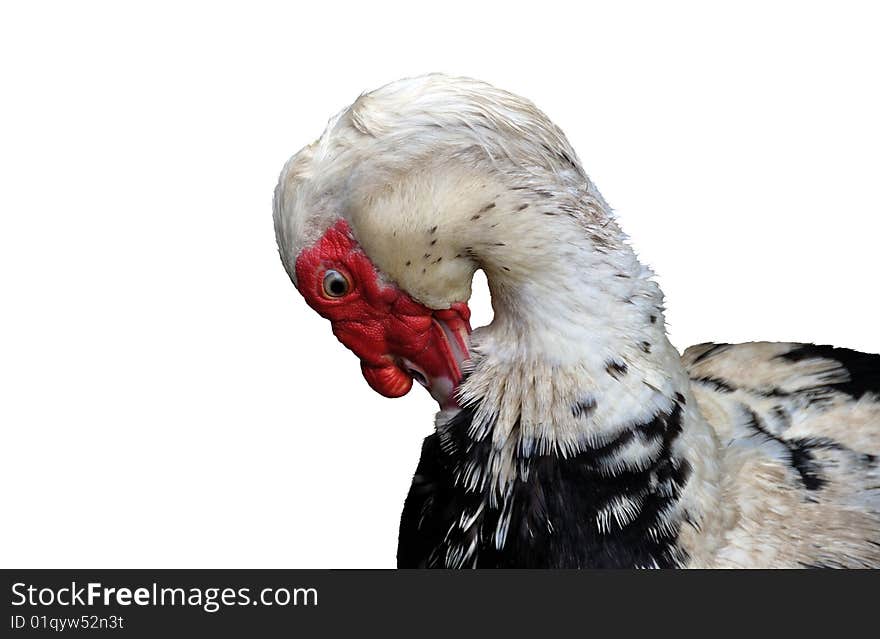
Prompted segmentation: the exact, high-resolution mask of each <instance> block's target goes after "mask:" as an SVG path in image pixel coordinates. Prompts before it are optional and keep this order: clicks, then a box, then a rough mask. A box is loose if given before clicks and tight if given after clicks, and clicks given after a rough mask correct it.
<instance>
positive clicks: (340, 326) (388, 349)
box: [296, 220, 471, 408]
mask: <svg viewBox="0 0 880 639" xmlns="http://www.w3.org/2000/svg"><path fill="white" fill-rule="evenodd" d="M296 280H297V288H298V289H299V291H300V292H301V293H302V295H303V297H305V299H306V302H307V303H308V304H309V306H311V307H312V308H313V309H315V310H316V311H317V312H318V313H319V314H320V315H321V316H323V317H326V318H327V319H328V320H330V323H331V324H332V326H333V334H334V335H336V337H337V338H338V339H339V341H340V342H342V343H343V344H344V345H345V346H347V347H348V348H349V349H350V350H351V351H353V352H354V353H355V355H357V356H358V357H359V358H360V360H361V370H362V372H363V374H364V377H365V378H366V380H367V382H368V383H369V384H370V386H371V387H372V388H373V389H374V390H375V391H377V392H378V393H381V394H382V395H385V396H386V397H400V396H402V395H406V393H408V392H409V390H410V388H412V383H413V379H416V380H417V381H419V382H420V383H421V384H422V385H424V386H425V387H426V388H428V390H429V391H430V393H431V395H432V396H433V397H434V399H436V400H437V402H438V403H439V404H440V407H441V408H450V407H454V406H456V402H455V397H454V391H455V389H456V388H457V386H458V384H459V382H460V381H461V364H462V362H463V361H464V360H466V359H467V358H468V347H467V336H468V335H469V334H470V332H471V328H470V324H469V320H470V309H468V306H467V304H466V303H464V302H459V303H455V304H452V306H451V307H450V308H448V309H443V310H435V309H431V308H428V307H426V306H424V305H423V304H420V303H419V302H416V301H415V300H413V299H412V298H411V297H410V296H409V295H407V294H406V293H405V292H404V291H402V290H401V289H400V288H398V287H397V286H395V285H394V284H391V283H387V282H384V281H383V280H382V278H381V276H380V274H379V273H378V271H377V270H376V267H375V266H374V265H373V263H372V261H370V258H369V257H367V255H366V253H364V251H363V250H362V249H361V248H360V246H359V245H358V244H357V242H356V241H355V239H354V236H353V235H352V232H351V229H350V228H349V226H348V223H347V222H346V221H345V220H339V221H338V222H337V223H336V224H335V225H334V226H332V227H331V228H329V229H328V230H327V231H326V232H325V233H324V235H323V236H322V237H321V239H320V240H318V241H317V242H316V243H315V244H313V245H312V246H311V247H308V248H306V249H304V250H303V251H302V252H301V253H300V255H299V256H298V257H297V260H296Z"/></svg>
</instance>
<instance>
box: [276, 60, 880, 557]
mask: <svg viewBox="0 0 880 639" xmlns="http://www.w3.org/2000/svg"><path fill="white" fill-rule="evenodd" d="M273 220H274V228H275V234H276V239H277V244H278V249H279V253H280V257H281V261H282V264H283V266H284V268H285V269H286V271H287V274H288V275H289V277H290V279H291V280H292V282H293V284H294V286H295V288H296V289H297V290H298V291H299V293H300V294H301V295H302V296H303V298H304V299H305V302H306V303H307V304H308V305H309V306H310V307H311V308H313V309H314V310H315V311H317V312H318V313H319V314H320V315H321V316H323V317H324V318H326V319H328V320H329V321H330V324H331V327H332V331H333V333H334V335H335V336H336V337H337V338H338V340H339V341H340V342H341V343H342V344H343V345H344V346H346V347H347V348H348V349H350V350H351V351H352V352H353V353H354V354H355V355H356V356H357V358H358V359H359V361H360V366H361V371H362V373H363V376H364V378H365V380H366V381H367V383H368V384H369V385H370V387H372V388H373V389H374V390H375V391H377V392H378V393H380V394H382V395H384V396H386V397H400V396H402V395H404V394H406V393H408V392H409V391H410V389H411V388H412V387H413V385H414V383H416V384H420V385H422V386H424V387H425V388H426V389H427V390H428V392H429V393H430V394H431V396H432V397H433V398H434V399H435V400H436V402H437V404H438V407H439V411H438V412H437V414H436V416H435V424H434V431H433V433H432V434H431V435H429V436H428V437H427V438H426V439H425V440H424V444H423V446H422V451H421V457H420V460H419V462H418V466H417V468H416V471H415V474H414V477H413V482H412V486H411V489H410V491H409V494H408V495H407V497H406V500H405V502H404V505H403V512H402V515H401V521H400V533H399V540H398V553H397V565H398V566H399V567H401V568H455V569H457V568H661V569H664V568H820V567H821V568H869V567H871V568H877V567H880V471H878V454H880V356H878V355H875V354H868V353H860V352H857V351H854V350H850V349H846V348H837V347H832V346H821V345H819V346H817V345H813V344H800V343H780V342H756V343H743V344H727V343H706V344H700V345H697V346H692V347H690V348H688V349H687V350H685V351H684V353H683V354H680V353H679V352H678V351H677V350H676V349H675V347H674V346H673V345H672V344H671V343H670V341H669V339H668V337H667V332H666V324H665V319H664V306H663V304H664V301H663V295H662V292H661V290H660V288H659V286H658V284H657V282H656V279H655V276H654V273H653V272H652V271H651V270H650V269H649V268H648V267H646V266H644V265H643V264H642V263H641V262H640V261H639V259H638V258H637V256H636V253H635V251H634V249H633V248H632V247H631V245H630V243H629V240H628V239H627V237H626V235H625V234H624V232H623V231H622V229H621V227H620V226H619V223H618V221H617V219H616V217H615V215H614V214H613V213H612V210H611V208H610V207H609V205H608V204H607V203H606V201H605V200H604V199H603V197H602V195H601V194H600V193H599V191H598V189H597V188H596V186H595V185H594V184H593V182H592V181H591V180H590V178H589V177H588V176H587V174H586V173H585V171H584V169H583V167H582V165H581V163H580V160H579V159H578V156H577V154H576V153H575V151H574V149H573V148H572V146H571V145H570V143H569V141H568V140H567V139H566V137H565V135H564V134H563V132H562V131H561V130H560V129H559V128H558V127H557V126H556V125H555V124H554V123H553V122H551V121H550V119H549V118H548V117H547V116H546V115H544V114H543V113H542V112H541V111H540V110H539V109H538V108H537V107H536V106H535V105H534V104H533V103H532V102H530V101H528V100H526V99H524V98H521V97H519V96H517V95H514V94H512V93H509V92H507V91H504V90H501V89H498V88H495V87H494V86H492V85H490V84H488V83H485V82H481V81H478V80H474V79H469V78H461V77H453V76H448V75H443V74H430V75H426V76H421V77H415V78H407V79H403V80H399V81H397V82H393V83H391V84H388V85H386V86H384V87H382V88H379V89H377V90H375V91H372V92H368V93H363V94H361V95H360V96H359V97H358V98H357V99H356V100H355V101H354V103H353V104H352V105H351V106H349V107H347V108H345V109H343V110H342V111H341V112H339V113H338V114H337V115H336V116H334V117H332V118H331V119H330V121H329V123H328V124H327V127H326V129H325V131H324V133H323V134H322V135H321V136H320V138H318V139H317V141H315V142H314V143H312V144H309V145H308V146H306V147H304V148H303V149H301V150H300V151H299V152H297V153H296V154H295V155H293V156H292V157H291V158H290V160H289V161H288V162H287V163H286V164H285V166H284V168H283V170H282V172H281V175H280V178H279V181H278V184H277V187H276V189H275V194H274V203H273ZM478 270H482V271H483V273H484V274H485V276H486V280H487V282H488V288H489V292H490V295H491V301H492V308H493V311H494V316H493V318H492V321H491V323H489V324H488V325H487V326H483V327H479V328H476V329H473V330H472V328H471V326H470V310H469V308H468V300H469V298H470V295H471V285H472V279H473V277H474V274H475V273H476V271H478Z"/></svg>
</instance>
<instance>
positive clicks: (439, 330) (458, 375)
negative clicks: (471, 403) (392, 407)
mask: <svg viewBox="0 0 880 639" xmlns="http://www.w3.org/2000/svg"><path fill="white" fill-rule="evenodd" d="M470 334H471V326H470V310H469V309H468V308H467V305H466V304H456V305H454V306H453V307H452V308H449V309H444V310H439V311H434V313H433V314H432V317H431V326H430V336H429V339H428V343H427V345H426V346H425V349H424V351H422V352H421V353H419V354H417V355H410V356H409V357H401V358H400V364H399V365H400V368H402V369H403V370H404V371H405V372H406V373H407V375H408V376H409V377H410V378H411V379H413V380H415V381H417V382H418V383H419V384H421V385H422V386H424V387H425V388H427V389H428V392H429V393H430V394H431V396H432V397H433V398H434V399H435V400H436V401H437V403H438V404H439V405H440V408H441V409H444V410H445V409H450V408H456V407H458V402H457V399H456V397H455V391H456V390H457V389H458V385H459V384H460V383H461V380H462V369H463V366H464V363H465V362H466V361H467V360H468V359H470V351H469V350H468V338H469V336H470Z"/></svg>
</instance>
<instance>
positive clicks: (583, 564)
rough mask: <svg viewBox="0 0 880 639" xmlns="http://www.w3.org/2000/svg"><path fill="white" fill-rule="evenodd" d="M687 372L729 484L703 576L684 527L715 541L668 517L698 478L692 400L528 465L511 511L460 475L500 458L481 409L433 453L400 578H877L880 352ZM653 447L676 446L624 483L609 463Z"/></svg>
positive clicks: (698, 359)
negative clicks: (524, 571) (687, 435)
mask: <svg viewBox="0 0 880 639" xmlns="http://www.w3.org/2000/svg"><path fill="white" fill-rule="evenodd" d="M683 363H684V365H685V368H686V370H687V372H688V374H689V376H690V378H691V381H692V389H693V395H694V397H695V399H696V401H697V404H698V406H699V407H700V409H701V411H702V412H703V413H704V414H705V415H706V416H707V418H708V420H709V423H710V424H711V425H712V426H713V429H714V430H715V432H716V434H717V437H718V440H719V450H720V461H721V466H722V468H723V477H724V480H723V483H724V490H723V494H722V498H721V500H720V501H719V503H718V509H717V512H715V513H714V517H716V518H717V519H718V521H719V522H723V524H722V529H723V534H722V535H721V536H720V538H719V537H717V536H716V538H715V539H714V540H713V542H714V543H713V546H715V547H714V548H713V552H712V553H711V554H710V555H709V556H708V557H704V558H703V559H702V560H701V561H700V563H699V564H696V565H693V564H692V561H691V557H690V555H689V553H688V547H687V543H688V542H685V544H682V543H681V541H680V540H679V533H680V532H681V528H682V526H685V527H689V528H691V530H690V531H689V532H690V533H691V534H690V535H689V536H688V537H689V543H691V544H694V543H696V544H700V543H702V542H703V541H704V540H702V539H701V538H700V530H699V528H698V527H697V528H694V521H692V520H688V519H687V518H686V519H684V520H683V521H679V522H674V523H673V524H672V525H664V518H663V513H664V511H665V510H666V509H667V508H669V506H670V505H671V504H672V503H673V502H674V501H675V500H676V499H677V498H678V497H679V496H680V492H681V488H682V486H683V485H684V484H685V483H686V482H687V479H688V475H689V473H690V466H689V464H687V463H686V462H685V463H679V464H676V463H673V462H672V458H671V456H670V454H669V453H670V451H669V447H670V445H671V443H672V442H673V441H674V440H675V437H676V436H677V435H678V433H679V431H680V430H681V406H680V405H679V403H680V402H682V401H683V398H682V397H679V398H678V400H677V402H676V405H675V407H674V408H673V410H672V411H671V412H669V413H664V414H660V415H658V416H657V417H656V418H655V419H654V420H652V421H651V422H650V423H643V424H638V425H635V426H634V427H633V428H632V429H630V430H626V431H624V432H623V433H622V434H621V435H619V436H618V437H617V438H615V439H614V440H612V441H609V442H607V443H605V444H604V445H602V446H597V447H594V448H590V449H588V450H584V451H582V452H580V453H578V454H576V455H573V456H568V457H563V456H559V455H555V454H552V453H550V454H541V455H521V456H520V458H519V459H518V460H517V463H518V464H519V465H520V466H521V468H522V470H521V472H520V475H519V478H518V480H517V481H516V483H515V485H514V486H513V488H512V490H511V491H510V493H509V494H508V495H507V496H506V499H505V500H503V501H501V502H500V503H499V502H498V501H497V500H493V499H492V497H491V495H487V494H481V493H480V492H479V491H467V490H463V489H462V481H461V480H460V476H461V474H462V472H463V469H465V468H468V467H479V468H484V467H486V466H487V465H488V463H487V462H488V457H489V456H490V454H491V452H490V451H489V450H488V449H487V448H488V446H487V444H486V443H485V440H484V441H483V442H475V441H473V439H472V438H470V436H469V435H468V431H469V426H470V424H471V420H472V418H473V410H472V409H465V410H462V411H461V412H460V413H458V414H457V415H456V416H455V418H454V419H452V420H451V421H449V422H447V423H445V424H444V425H443V426H442V428H441V429H440V430H439V432H437V433H435V434H432V435H431V436H429V437H428V438H426V440H425V442H424V445H423V448H422V455H421V460H420V462H419V466H418V469H417V470H416V474H415V478H414V481H413V485H412V488H411V489H410V492H409V495H408V497H407V499H406V503H405V506H404V511H403V515H402V517H401V527H400V545H399V550H398V566H399V567H401V568H426V567H428V568H430V567H464V566H465V565H467V566H470V567H475V568H505V567H520V568H527V567H535V568H587V567H589V568H639V567H654V568H682V567H690V566H692V565H693V567H701V568H710V567H718V568H759V567H761V568H792V567H794V568H798V567H809V568H867V567H878V566H880V465H878V453H880V428H878V426H880V401H878V398H880V355H873V354H867V353H859V352H857V351H852V350H849V349H842V348H833V347H829V346H815V345H812V344H787V343H747V344H701V345H699V346H695V347H692V348H689V349H688V350H687V351H685V354H684V356H683ZM651 436H653V437H657V438H659V439H660V440H661V441H662V442H663V452H662V453H661V454H660V455H659V456H658V458H657V462H656V463H654V464H651V465H647V466H645V467H644V468H639V469H637V470H634V471H627V472H624V473H618V474H615V475H613V476H612V477H609V476H608V475H607V473H604V472H603V471H602V469H601V465H600V464H598V463H597V462H599V461H600V460H601V459H602V458H603V456H608V455H612V454H613V453H614V451H615V450H617V449H619V448H620V447H621V446H624V445H625V444H626V442H627V441H629V440H630V439H631V438H633V437H651ZM634 497H638V499H637V500H636V501H637V503H638V508H637V510H636V511H634V512H631V513H628V514H625V515H624V517H617V518H612V517H610V516H609V512H612V513H613V512H615V511H609V510H608V506H609V504H614V503H615V502H617V503H625V502H626V501H627V500H632V499H633V498H634ZM493 501H494V503H493ZM624 512H625V511H624ZM473 513H477V514H476V516H474V514H473ZM462 524H464V525H462ZM450 531H453V533H454V534H449V533H450Z"/></svg>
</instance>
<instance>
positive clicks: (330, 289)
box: [324, 269, 349, 297]
mask: <svg viewBox="0 0 880 639" xmlns="http://www.w3.org/2000/svg"><path fill="white" fill-rule="evenodd" d="M348 289H349V284H348V280H347V279H346V278H345V276H344V275H343V274H342V273H340V272H339V271H334V270H332V269H331V270H328V271H327V272H325V273H324V295H326V296H327V297H342V296H343V295H345V294H346V293H348Z"/></svg>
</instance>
